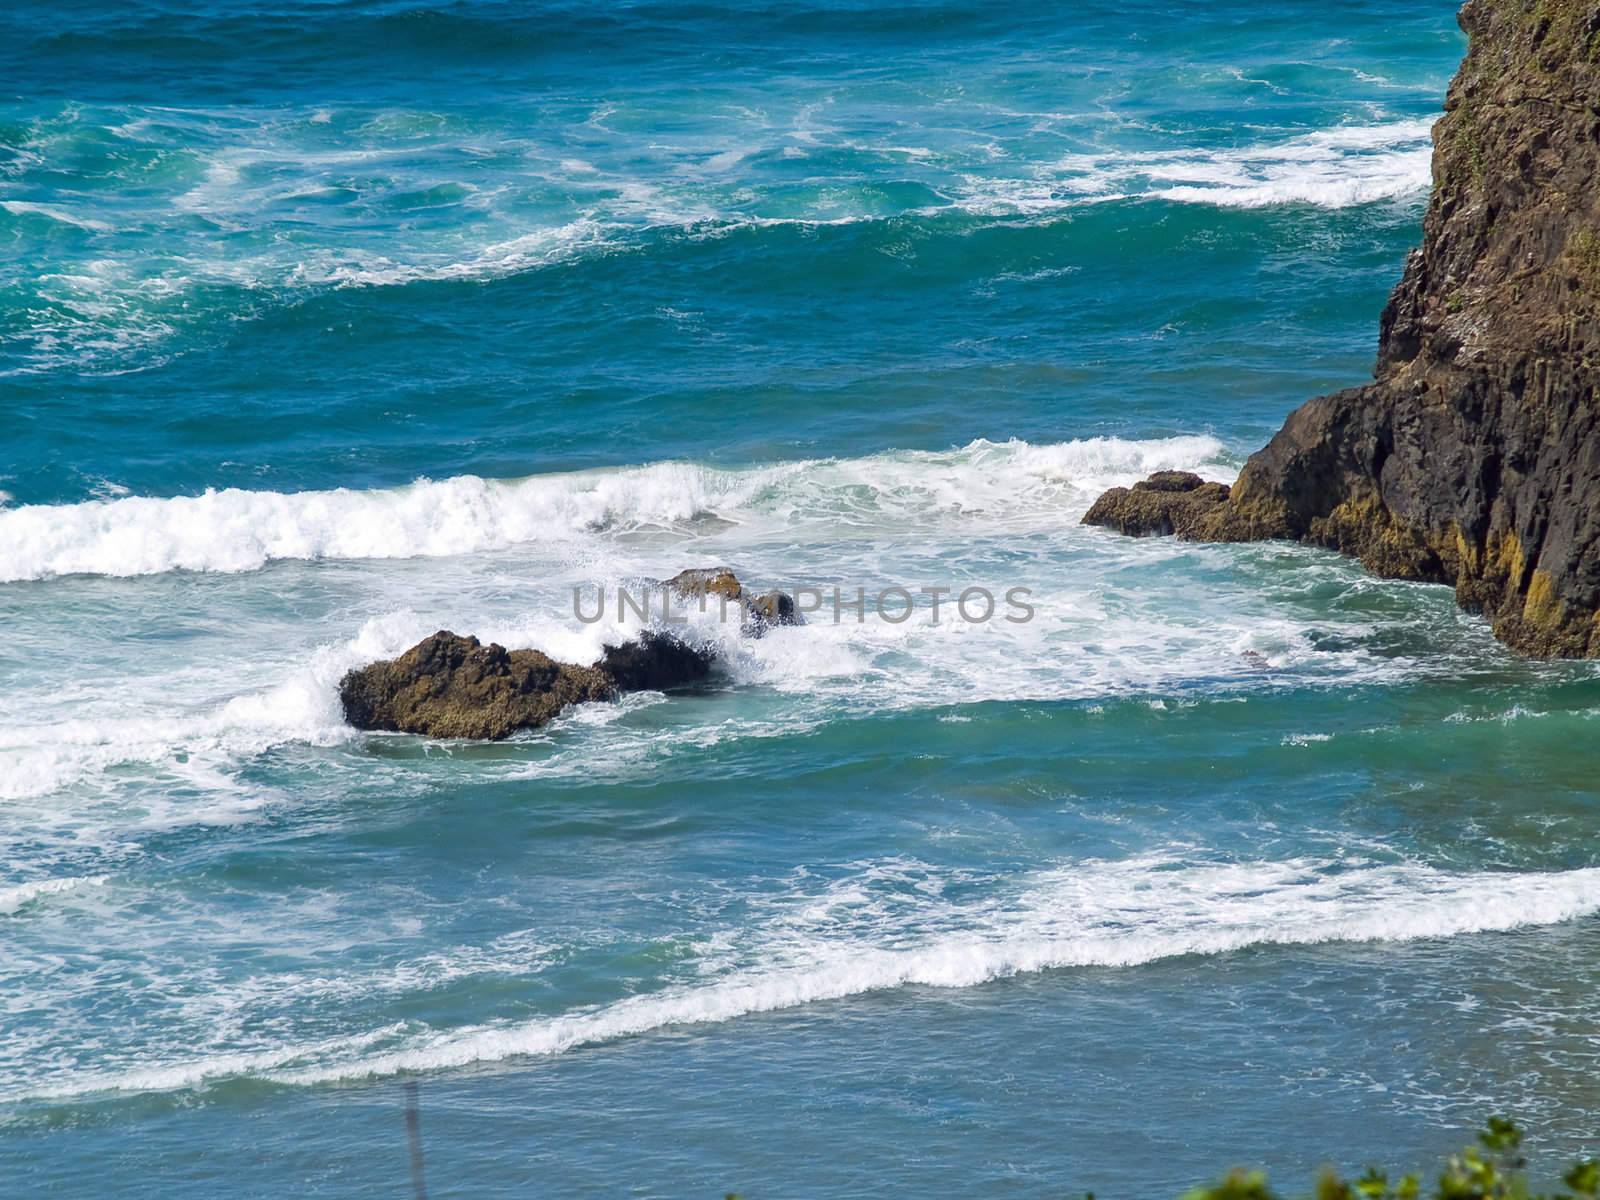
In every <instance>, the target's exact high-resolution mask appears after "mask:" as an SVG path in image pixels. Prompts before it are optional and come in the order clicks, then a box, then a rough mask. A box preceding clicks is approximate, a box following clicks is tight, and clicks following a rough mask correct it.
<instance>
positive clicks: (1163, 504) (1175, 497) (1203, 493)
mask: <svg viewBox="0 0 1600 1200" xmlns="http://www.w3.org/2000/svg"><path fill="white" fill-rule="evenodd" d="M1227 502H1228V485H1227V484H1225V483H1207V482H1206V481H1205V480H1203V479H1201V478H1200V476H1198V475H1194V474H1191V473H1189V472H1187V471H1158V472H1157V473H1156V474H1154V475H1152V476H1150V478H1149V479H1145V480H1142V481H1141V482H1139V483H1136V484H1134V485H1133V486H1132V487H1131V488H1123V487H1119V488H1112V489H1111V490H1110V491H1108V492H1106V493H1104V494H1103V495H1102V496H1101V497H1100V498H1099V499H1098V500H1096V501H1095V502H1094V504H1093V506H1092V507H1091V508H1090V509H1089V511H1088V512H1087V513H1085V514H1084V517H1083V523H1084V524H1085V525H1101V526H1104V527H1106V528H1107V529H1115V530H1116V531H1117V532H1118V533H1125V534H1129V535H1131V536H1134V537H1150V536H1166V535H1170V534H1174V533H1176V534H1178V535H1180V536H1184V537H1187V536H1192V535H1194V534H1195V533H1196V532H1197V531H1198V530H1199V528H1200V526H1201V523H1202V521H1203V520H1204V518H1205V517H1206V515H1207V514H1208V513H1210V512H1211V511H1212V510H1213V509H1215V508H1217V507H1218V506H1219V505H1224V504H1226V503H1227Z"/></svg>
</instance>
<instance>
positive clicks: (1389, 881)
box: [0, 857, 1600, 1102]
mask: <svg viewBox="0 0 1600 1200" xmlns="http://www.w3.org/2000/svg"><path fill="white" fill-rule="evenodd" d="M875 874H876V872H873V871H871V870H869V871H866V872H864V873H860V874H857V875H856V876H853V877H849V878H846V879H843V880H840V881H836V882H835V883H833V884H832V885H830V886H829V887H828V888H827V889H826V890H825V891H824V892H823V893H822V894H821V895H810V896H804V895H803V896H802V897H801V898H800V899H801V902H800V903H798V904H796V903H789V904H787V905H786V906H785V907H784V908H783V909H782V910H781V911H780V912H778V913H775V914H772V915H770V916H769V917H768V918H767V919H766V920H765V922H764V924H762V925H761V926H760V927H759V928H758V929H757V930H756V931H755V934H754V936H753V937H752V938H750V939H741V938H740V937H738V936H733V937H732V938H731V939H722V941H723V943H725V944H727V945H729V946H730V947H731V949H729V950H728V952H727V953H726V954H725V955H724V957H726V958H727V959H728V960H729V965H727V966H726V967H725V968H724V969H721V970H720V972H719V973H717V974H715V976H714V978H712V979H710V980H709V981H698V982H689V983H680V984H673V985H669V986H667V987H664V988H663V989H661V990H659V991H656V992H653V993H650V994H645V995H637V996H631V997H628V998H625V999H622V1000H618V1001H616V1002H614V1003H611V1004H607V1005H603V1006H600V1007H597V1008H591V1009H585V1010H580V1011H574V1012H568V1013H563V1014H560V1015H558V1016H554V1017H541V1018H537V1019H533V1020H528V1021H522V1022H508V1023H502V1024H494V1025H483V1026H476V1027H467V1028H459V1029H450V1030H434V1029H428V1028H424V1027H417V1026H410V1027H400V1026H391V1027H388V1028H386V1029H384V1030H380V1031H376V1032H370V1033H364V1034H358V1035H355V1036H351V1037H349V1038H345V1039H337V1038H335V1039H322V1040H319V1041H318V1042H316V1043H310V1044H291V1045H282V1046H263V1047H261V1048H259V1049H255V1050H251V1051H248V1052H229V1053H220V1054H216V1055H206V1056H197V1057H179V1058H176V1059H174V1060H172V1061H167V1062H161V1063H157V1064H153V1065H146V1066H140V1067H137V1068H134V1069H130V1070H127V1071H122V1072H81V1073H70V1074H66V1075H62V1076H56V1077H53V1078H52V1077H43V1078H35V1079H33V1080H31V1081H28V1082H26V1083H24V1084H22V1085H20V1086H16V1087H14V1088H12V1089H10V1090H8V1091H7V1092H6V1093H3V1094H0V1100H3V1101H5V1102H16V1101H20V1100H39V1099H57V1100H59V1099H64V1098H72V1097H80V1096H85V1095H91V1094H94V1093H101V1092H119V1091H120V1092H136V1091H156V1090H173V1089H183V1088H192V1087H197V1086H202V1085H205V1084H207V1083H209V1082H213V1081H217V1080H221V1079H226V1078H233V1077H239V1076H253V1077H260V1078H265V1079H270V1080H275V1081H278V1082H282V1083H288V1084H316V1083H323V1082H330V1081H335V1080H345V1079H361V1078H369V1077H375V1076H384V1075H390V1074H394V1073H397V1072H402V1071H423V1070H440V1069H448V1068H455V1067H462V1066H467V1065H470V1064H474V1063H484V1062H498V1061H503V1060H506V1059H513V1058H526V1057H539V1056H548V1055H553V1054H559V1053H562V1052H564V1051H567V1050H571V1049H573V1048H576V1047H580V1046H585V1045H592V1044H595V1043H600V1042H606V1041H613V1040H617V1039H621V1038H628V1037H632V1036H637V1035H640V1034H647V1033H649V1032H651V1031H654V1030H658V1029H662V1028H666V1027H670V1026H678V1025H690V1024H709V1023H718V1022H724V1021H730V1020H734V1019H737V1018H739V1017H743V1016H748V1015H751V1014H756V1013H766V1012H773V1011H777V1010H782V1009H789V1008H795V1007H798V1006H802V1005H807V1004H814V1003H818V1002H823V1001H829V1000H838V999H843V998H847V997H851V996H858V995H863V994H866V993H870V992H880V991H887V990H893V989H900V988H905V987H911V986H924V987H937V988H966V987H974V986H977V985H981V984H984V983H988V982H991V981H994V980H999V979H1004V978H1006V977H1009V976H1015V975H1021V974H1028V973H1034V972H1040V971H1047V970H1060V969H1072V968H1085V967H1110V968H1126V967H1135V966H1139V965H1142V964H1146V963H1151V962H1155V961H1158V960H1162V959H1170V958H1176V957H1181V956H1187V955H1207V956H1214V955H1224V954H1229V953H1233V952H1237V951H1240V950H1244V949H1246V948H1250V947H1258V946H1259V947H1265V946H1312V945H1319V944H1324V943H1334V942H1356V943H1358V942H1404V941H1413V940H1418V939H1427V938H1445V937H1452V936H1457V935H1460V934H1468V933H1479V932H1489V931H1504V930H1512V929H1518V928H1522V927H1527V926H1539V925H1550V924H1555V923H1558V922H1563V921H1568V920H1572V919H1574V918H1577V917H1582V916H1587V915H1590V914H1592V913H1594V912H1596V911H1600V869H1594V868H1590V869H1583V870H1574V871H1565V872H1553V873H1543V874H1510V873H1495V872H1477V873H1453V872H1445V871H1440V870H1437V869H1434V868H1431V867H1429V866H1426V865H1423V864H1418V863H1400V864H1391V865H1373V864H1359V863H1356V864H1352V863H1349V862H1344V863H1332V862H1313V861H1308V860H1291V861H1287V862H1253V863H1231V864H1230V863H1198V864H1196V863H1188V862H1184V861H1181V860H1178V859H1175V858H1172V857H1150V858H1143V859H1132V860H1124V861H1117V862H1108V861H1101V862H1088V863H1079V864H1074V865H1071V866H1066V867H1062V868H1059V869H1057V870H1053V871H1049V872H1045V873H1043V874H1041V875H1039V876H1036V877H1035V878H1034V879H1033V880H1032V881H1031V882H1030V884H1029V885H1028V886H1026V887H1025V888H1024V889H1023V890H1022V891H1021V892H1020V893H1013V894H1002V895H991V896H990V897H989V898H988V899H986V900H984V901H982V902H978V903H974V904H967V905H962V904H959V903H954V902H951V901H948V900H946V899H945V898H944V896H943V892H944V889H943V888H942V887H941V886H938V884H939V881H938V880H937V879H933V880H929V881H924V882H930V883H932V884H933V885H934V886H920V885H919V886H917V887H915V888H914V889H909V888H902V889H900V891H899V892H898V894H894V895H887V896H886V895H884V894H883V893H882V891H881V889H879V888H878V887H877V886H876V885H877V880H876V879H875V878H874V875H875ZM902 874H903V873H902ZM902 882H904V881H903V880H902ZM712 941H713V942H716V941H717V939H712ZM741 941H746V942H747V944H745V945H744V946H743V947H742V948H741V946H740V943H741ZM706 966H707V967H708V968H711V969H714V968H715V967H716V966H717V964H716V963H714V962H713V963H707V964H706Z"/></svg>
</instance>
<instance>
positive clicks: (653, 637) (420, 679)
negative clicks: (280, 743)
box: [339, 567, 801, 740]
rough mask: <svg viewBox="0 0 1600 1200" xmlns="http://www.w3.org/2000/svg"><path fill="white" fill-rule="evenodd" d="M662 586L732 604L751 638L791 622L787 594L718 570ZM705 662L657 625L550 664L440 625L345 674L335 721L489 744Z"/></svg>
mask: <svg viewBox="0 0 1600 1200" xmlns="http://www.w3.org/2000/svg"><path fill="white" fill-rule="evenodd" d="M663 586H665V587H669V588H671V589H672V590H673V591H674V592H676V593H677V594H678V595H679V596H681V597H684V598H686V599H687V598H692V597H699V598H701V599H710V598H712V597H716V598H718V599H719V600H720V601H722V602H725V603H728V604H736V605H737V606H738V611H739V614H740V622H741V627H742V629H743V631H744V632H746V633H749V634H751V635H752V636H759V635H760V634H761V632H763V631H764V630H765V629H766V628H767V627H768V626H770V625H794V624H800V623H801V621H800V615H799V613H797V612H796V611H795V603H794V598H793V597H791V596H788V595H786V594H784V593H782V592H767V593H765V594H764V595H760V596H746V595H745V592H744V588H743V587H742V586H741V585H740V583H739V580H738V577H737V576H735V575H734V573H733V572H732V571H730V570H728V569H727V568H726V567H715V568H710V569H698V570H690V571H683V572H681V573H680V574H678V575H675V576H674V577H673V578H671V579H669V580H666V581H664V583H663ZM715 664H716V650H715V649H714V648H713V647H708V646H701V645H696V644H693V643H692V642H690V641H688V640H685V639H683V638H679V637H677V636H675V635H674V634H672V633H668V632H662V631H658V630H647V631H645V632H644V633H642V634H640V635H639V636H638V637H637V638H634V639H633V640H632V641H628V642H624V643H622V644H621V645H615V646H610V645H608V646H606V647H605V651H604V653H603V654H602V655H601V656H600V660H599V661H598V662H596V663H594V664H593V665H591V666H579V665H577V664H574V663H564V662H558V661H556V660H555V659H553V658H551V657H550V656H549V655H547V654H543V653H541V652H540V651H538V650H507V649H506V648H505V647H504V646H500V645H496V644H494V643H490V644H489V645H487V646H486V645H484V644H483V643H481V642H479V641H478V639H477V638H475V637H462V636H460V635H458V634H454V633H450V632H448V631H447V630H440V631H439V632H438V633H436V634H433V635H432V636H431V637H427V638H424V639H423V640H422V641H420V642H418V643H417V644H416V645H415V646H413V647H411V649H409V650H407V651H406V652H405V653H404V654H402V655H400V657H399V658H394V659H389V660H387V661H384V662H375V663H371V664H369V665H367V666H365V667H360V668H358V669H356V670H353V671H350V672H349V673H347V674H346V675H345V677H344V678H343V679H342V680H341V681H340V683H339V700H340V703H341V704H342V705H343V707H344V715H345V720H347V721H349V722H350V724H352V725H354V726H355V727H356V728H357V729H378V730H387V731H389V732H393V733H417V734H422V735H423V736H425V737H436V738H479V739H487V740H496V739H499V738H504V737H508V736H510V735H511V734H513V733H515V732H516V731H518V730H520V729H537V728H539V726H541V725H544V724H547V723H548V722H550V721H551V720H553V719H555V717H556V716H558V715H559V714H560V713H561V712H562V711H564V710H565V709H566V708H568V707H569V706H570V705H573V704H586V703H588V702H590V701H594V700H614V699H616V698H617V697H618V696H620V695H623V694H624V693H627V692H639V691H665V690H667V689H670V688H676V687H683V686H685V685H688V684H693V683H698V682H700V681H701V680H704V679H705V678H706V677H707V676H708V675H710V674H711V669H712V667H713V666H714V665H715Z"/></svg>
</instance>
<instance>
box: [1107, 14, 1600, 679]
mask: <svg viewBox="0 0 1600 1200" xmlns="http://www.w3.org/2000/svg"><path fill="white" fill-rule="evenodd" d="M1460 20H1461V26H1462V28H1463V29H1464V30H1465V31H1466V32H1467V34H1468V39H1469V40H1468V53H1467V56H1466V59H1465V60H1464V61H1463V63H1462V65H1461V68H1460V70H1459V71H1458V72H1457V74H1456V77H1455V79H1454V81H1453V82H1452V83H1451V85H1450V90H1449V93H1448V96H1447V97H1446V101H1445V114H1444V116H1443V117H1441V118H1440V120H1439V122H1438V124H1437V125H1436V126H1435V129H1434V156H1433V176H1434V186H1433V190H1432V193H1431V195H1430V198H1429V203H1428V209H1427V213H1426V215H1425V217H1424V220H1423V238H1422V245H1421V247H1420V248H1419V249H1418V250H1416V251H1413V252H1412V254H1411V255H1410V257H1409V258H1408V260H1407V262H1406V266H1405V271H1404V274H1403V276H1402V277H1401V280H1400V282H1399V284H1398V285H1397V286H1396V288H1395V290H1394V293H1393V295H1392V296H1391V298H1390V301H1389V304H1388V306H1387V308H1386V309H1385V310H1384V313H1383V317H1382V320H1381V323H1380V328H1379V346H1378V363H1377V371H1376V379H1375V380H1374V382H1372V383H1369V384H1367V385H1365V386H1363V387H1357V388H1351V389H1349V390H1347V391H1343V392H1338V393H1335V394H1333V395H1331V396H1323V397H1319V398H1317V399H1315V400H1312V401H1309V402H1308V403H1306V404H1304V405H1302V406H1301V407H1300V408H1299V409H1297V410H1296V411H1295V412H1294V413H1292V414H1291V415H1290V417H1289V419H1288V420H1287V421H1286V422H1285V424H1284V427H1283V429H1282V430H1280V431H1279V432H1278V434H1277V435H1276V436H1275V437H1274V438H1273V439H1272V441H1271V442H1270V443H1268V445H1267V446H1266V447H1265V448H1263V449H1262V450H1260V451H1259V452H1257V453H1256V454H1255V455H1253V456H1252V457H1251V459H1250V461H1249V463H1247V464H1246V466H1245V468H1244V470H1243V472H1242V473H1241V474H1240V477H1239V480H1238V482H1237V483H1236V484H1235V485H1234V486H1233V488H1232V489H1231V492H1230V493H1229V494H1228V495H1226V496H1225V497H1221V498H1215V499H1214V500H1213V501H1210V502H1208V503H1207V505H1206V506H1205V508H1204V510H1203V511H1201V512H1199V513H1197V514H1196V515H1194V516H1193V518H1192V519H1189V520H1186V521H1185V522H1184V526H1183V528H1180V529H1175V530H1173V531H1174V532H1177V533H1178V535H1179V536H1183V537H1191V538H1198V539H1203V540H1213V541H1251V540H1260V539H1266V538H1291V539H1296V540H1299V541H1304V542H1308V543H1312V544H1315V545H1320V546H1326V547H1329V548H1330V549H1334V550H1338V551H1340V552H1342V553H1344V554H1349V555H1352V556H1354V557H1356V558H1359V559H1360V560H1361V562H1362V563H1363V564H1364V565H1365V566H1366V567H1367V568H1368V569H1369V570H1371V571H1373V572H1374V573H1376V574H1379V575H1383V576H1388V577H1393V578H1400V579H1416V580H1425V581H1434V582H1439V583H1449V584H1452V585H1454V587H1455V590H1456V596H1457V599H1458V600H1459V602H1460V603H1461V604H1462V606H1463V607H1465V608H1467V609H1470V610H1472V611H1478V612H1482V613H1483V614H1484V615H1485V616H1486V617H1487V618H1488V620H1489V621H1490V623H1491V626H1492V628H1493V629H1494V632H1495V634H1496V636H1498V637H1500V638H1501V639H1502V640H1504V641H1505V642H1506V643H1508V644H1509V645H1511V646H1513V647H1514V648H1516V649H1518V650H1520V651H1523V652H1525V653H1529V654H1536V655H1564V656H1596V655H1600V419H1597V402H1596V395H1597V392H1596V384H1597V381H1600V367H1597V364H1600V3H1576V2H1573V0H1471V2H1470V3H1468V4H1467V5H1466V6H1465V7H1464V8H1463V9H1462V10H1461V16H1460ZM1091 515H1093V514H1091ZM1086 519H1088V518H1086ZM1094 523H1111V522H1100V521H1095V522H1094ZM1132 524H1133V525H1134V526H1135V527H1134V528H1131V529H1129V530H1128V531H1130V532H1165V530H1158V529H1152V528H1148V527H1146V528H1139V527H1137V526H1138V522H1137V521H1134V522H1133V523H1132Z"/></svg>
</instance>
